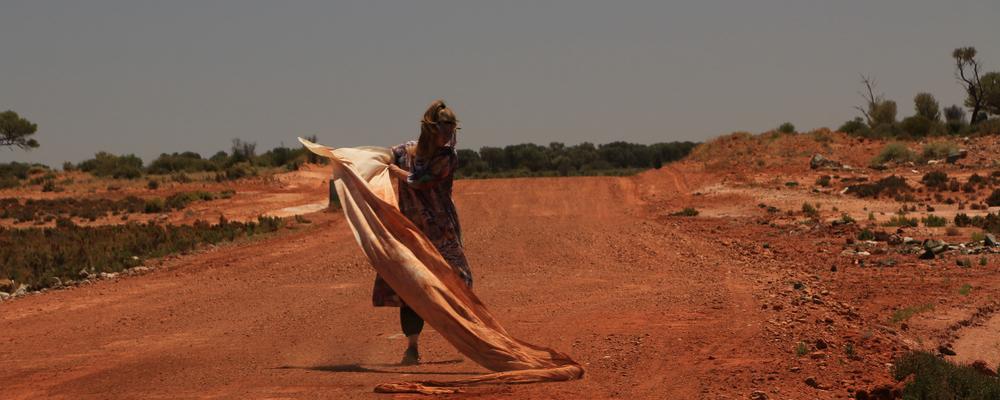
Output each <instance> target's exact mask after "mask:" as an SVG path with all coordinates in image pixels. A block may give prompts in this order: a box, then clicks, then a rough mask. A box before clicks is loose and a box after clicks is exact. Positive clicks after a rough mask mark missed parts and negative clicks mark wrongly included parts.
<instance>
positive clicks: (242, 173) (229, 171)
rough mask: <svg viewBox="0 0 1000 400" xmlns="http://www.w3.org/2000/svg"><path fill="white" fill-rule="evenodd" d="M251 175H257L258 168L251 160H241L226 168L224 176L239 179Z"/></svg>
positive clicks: (229, 178)
mask: <svg viewBox="0 0 1000 400" xmlns="http://www.w3.org/2000/svg"><path fill="white" fill-rule="evenodd" d="M250 176H257V168H254V167H253V165H250V163H249V162H241V163H237V164H233V165H231V166H229V167H228V168H226V170H225V175H224V178H225V179H228V180H237V179H241V178H246V177H250Z"/></svg>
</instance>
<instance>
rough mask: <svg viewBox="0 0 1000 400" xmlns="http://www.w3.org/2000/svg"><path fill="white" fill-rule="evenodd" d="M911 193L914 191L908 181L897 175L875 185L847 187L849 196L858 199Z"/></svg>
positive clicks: (863, 184)
mask: <svg viewBox="0 0 1000 400" xmlns="http://www.w3.org/2000/svg"><path fill="white" fill-rule="evenodd" d="M911 191H913V188H911V187H910V185H908V184H907V183H906V179H904V178H902V177H899V176H896V175H891V176H888V177H885V178H882V179H879V180H878V181H876V182H873V183H862V184H858V185H851V186H848V187H847V193H848V194H853V195H855V196H858V197H879V196H882V195H888V196H892V197H896V196H899V195H900V194H902V193H906V192H911Z"/></svg>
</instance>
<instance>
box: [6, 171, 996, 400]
mask: <svg viewBox="0 0 1000 400" xmlns="http://www.w3.org/2000/svg"><path fill="white" fill-rule="evenodd" d="M698 171H699V169H697V168H684V167H683V166H682V167H674V166H668V167H665V168H663V169H661V170H658V171H650V172H646V173H643V174H641V175H639V176H636V177H629V178H532V179H509V180H464V181H459V182H458V183H457V186H456V194H455V196H456V202H457V205H458V208H459V214H460V217H461V218H462V223H463V227H464V229H465V240H466V246H467V253H468V256H469V259H470V262H471V264H472V267H473V271H474V275H475V280H476V284H475V291H476V292H477V293H478V295H479V296H480V298H482V299H483V301H484V302H485V304H486V305H487V307H489V308H490V309H491V310H493V312H494V314H495V315H497V316H498V318H499V319H500V320H501V322H502V323H504V325H505V327H506V328H507V329H508V331H510V332H511V333H512V334H514V335H515V336H517V337H519V338H521V339H524V340H527V341H529V342H533V343H538V344H542V345H546V346H551V347H553V348H556V349H558V350H561V351H564V352H567V353H569V354H570V355H571V356H573V357H574V358H575V359H576V360H577V361H578V362H580V363H581V364H583V366H584V367H585V369H586V376H585V377H584V379H583V380H580V381H573V382H564V383H549V384H535V385H520V386H491V387H479V388H470V389H468V390H467V391H466V392H465V393H460V394H456V395H449V396H445V397H448V398H452V397H454V398H518V399H521V398H534V399H553V398H554V399H579V398H629V399H631V398H679V399H693V398H712V399H714V398H743V399H745V398H748V397H749V396H750V394H751V393H752V392H754V391H757V390H760V391H764V392H765V393H767V394H768V396H770V398H772V399H774V398H779V399H783V398H790V399H803V398H809V399H812V398H821V399H830V398H844V397H846V396H847V395H848V394H849V390H854V389H857V388H867V387H870V386H872V385H874V384H878V383H880V382H883V381H885V380H886V379H888V378H887V376H888V375H887V374H888V372H887V369H886V367H885V363H886V362H888V361H891V357H892V355H893V354H894V353H896V352H898V351H903V350H905V349H906V348H907V347H908V345H905V344H902V343H903V342H905V341H907V340H909V341H911V342H912V341H913V340H912V339H909V338H902V337H901V336H900V335H899V333H898V332H897V330H896V328H895V327H888V326H886V323H885V321H886V318H887V313H889V312H891V310H892V309H893V307H900V306H903V305H908V304H910V303H914V304H916V303H915V302H920V303H923V302H926V301H936V302H937V304H939V307H938V309H939V310H945V311H947V310H954V312H952V313H951V314H954V317H950V318H951V319H950V320H958V319H960V318H964V316H965V315H967V314H968V313H969V312H971V311H969V310H970V309H972V308H973V306H974V305H976V304H982V303H984V302H986V301H987V300H988V297H987V295H986V294H985V293H990V289H991V288H995V287H998V286H1000V284H998V280H997V279H994V275H995V274H994V273H993V272H992V271H993V268H992V267H991V268H989V269H972V270H965V269H958V268H950V269H949V268H947V267H940V268H936V269H935V271H938V270H939V271H943V272H940V274H944V275H927V274H930V273H935V272H920V273H921V274H922V275H921V276H925V275H926V276H929V277H928V278H927V280H926V282H935V281H937V280H941V281H942V282H944V283H941V284H939V285H938V286H940V288H939V289H937V291H934V290H928V287H929V286H928V285H930V283H925V279H924V278H921V279H920V280H919V281H917V280H915V279H912V278H907V279H909V280H906V281H904V280H903V279H904V278H905V277H906V276H908V274H912V273H913V272H911V271H913V270H912V269H905V270H904V269H899V271H901V272H898V273H897V272H893V271H891V270H890V271H886V272H883V271H882V269H877V270H876V269H862V268H858V267H856V266H854V264H851V260H850V259H847V258H844V257H842V256H839V255H838V253H839V250H829V249H827V247H831V246H837V245H834V244H833V243H835V242H836V243H840V242H842V239H837V238H831V237H825V236H817V237H815V238H814V237H810V236H804V234H802V233H799V230H798V225H791V228H788V229H790V230H788V229H786V228H782V227H780V226H774V225H768V224H766V223H765V224H761V223H759V221H757V220H755V218H756V217H754V215H759V214H760V213H763V211H756V209H757V208H758V207H757V205H756V203H757V201H759V199H761V198H762V196H763V195H760V194H759V193H758V194H754V193H752V192H740V193H736V192H725V193H723V192H719V194H714V195H713V194H711V193H710V192H712V191H711V190H709V191H708V192H706V193H708V194H699V191H705V188H710V187H712V186H713V185H716V186H717V185H718V182H719V178H718V177H709V176H707V175H704V174H703V173H700V172H698ZM303 187H304V188H305V190H307V192H308V193H306V195H307V196H311V197H310V198H313V197H315V196H316V195H317V194H319V193H324V189H323V187H322V186H316V185H303ZM769 193H770V192H769ZM780 193H784V192H780ZM796 201H798V200H796ZM845 201H846V200H845ZM689 205H697V207H698V208H699V210H703V214H705V215H708V216H707V217H705V216H702V217H698V218H682V217H667V216H665V214H666V213H668V212H671V211H676V210H678V209H680V208H682V207H685V206H689ZM842 206H843V207H854V206H852V205H851V204H848V203H845V204H842ZM730 209H738V210H737V211H738V212H732V213H730V212H729V210H730ZM720 210H721V211H720ZM754 213H758V214H754ZM727 215H729V216H727ZM731 215H735V216H731ZM309 218H310V219H311V220H312V221H313V223H312V224H309V225H298V226H297V228H296V229H294V230H291V231H284V232H282V233H280V234H278V235H275V236H271V237H266V238H258V239H256V240H253V241H249V242H241V243H238V244H232V245H226V246H221V247H217V248H213V249H209V250H205V251H201V252H198V253H196V254H191V255H186V256H180V257H172V258H170V259H168V260H164V261H163V265H162V266H161V267H160V268H158V269H156V270H154V271H153V272H151V273H149V274H146V275H143V276H138V277H127V278H121V279H118V280H115V281H98V282H96V283H93V284H89V285H85V286H80V287H75V288H71V289H68V290H56V291H49V292H47V293H44V294H41V295H33V296H27V297H23V298H18V299H14V300H11V301H5V302H3V303H0V364H2V365H3V367H2V368H0V393H2V397H3V398H4V399H29V398H66V399H68V398H72V399H77V398H385V397H389V396H388V395H379V394H375V393H373V392H372V388H373V387H374V386H375V385H376V384H378V383H383V382H391V381H402V380H420V379H444V380H447V379H449V378H452V379H453V378H456V377H464V376H469V375H475V374H481V373H485V372H487V371H486V370H485V369H483V368H481V367H479V366H477V365H475V364H474V363H472V362H470V361H468V360H465V359H464V358H463V357H462V356H461V355H460V354H458V353H457V352H456V351H455V350H453V349H452V348H451V347H450V346H449V345H448V344H447V343H446V342H445V341H444V340H443V339H442V338H441V337H440V336H438V335H437V334H436V333H435V332H434V331H433V330H432V329H428V330H427V331H426V333H425V335H424V338H423V339H422V353H423V356H424V361H425V362H426V363H425V364H423V365H420V366H413V367H402V366H398V365H396V363H397V362H398V361H399V359H400V356H401V353H402V350H403V348H404V346H405V338H403V337H402V335H401V334H400V333H399V327H398V320H397V318H398V316H397V312H396V309H391V308H384V309H375V308H372V307H371V306H370V289H371V283H372V279H373V276H374V272H373V271H372V269H371V268H370V267H369V266H368V264H367V261H366V260H365V259H364V258H363V256H362V254H361V252H360V250H359V249H358V248H357V245H356V244H355V242H354V239H353V237H352V236H351V234H350V231H349V229H348V227H347V226H346V224H345V222H344V220H343V216H342V215H340V214H331V213H318V214H311V215H309ZM782 229H786V230H782ZM833 248H836V247H833ZM831 264H833V265H840V271H841V272H831V268H830V265H831ZM991 265H992V264H991ZM848 268H850V269H849V270H848ZM910 268H917V267H910ZM844 271H850V272H844ZM919 271H924V270H922V269H921V270H919ZM890 276H892V278H890ZM953 278H954V279H953ZM973 278H975V279H976V280H975V282H978V283H977V286H976V289H975V290H976V291H975V292H973V295H972V296H971V297H955V296H950V297H949V296H945V293H948V291H950V290H951V288H950V286H948V285H953V283H949V282H964V281H965V280H968V279H973ZM886 279H893V280H895V281H898V282H903V283H899V284H897V285H896V286H894V287H893V288H890V287H889V286H887V285H886V286H883V282H885V280H886ZM791 282H804V283H805V285H806V288H805V289H799V288H797V289H794V290H793V288H792V285H791ZM904 283H905V284H904ZM796 285H799V284H796ZM980 288H981V289H980ZM827 289H829V290H827ZM979 293H983V294H979ZM820 294H822V300H819V299H820V297H819V296H820ZM803 296H805V297H803ZM803 299H805V300H806V301H803ZM810 299H811V300H810ZM949 302H950V303H949ZM951 304H954V307H952V305H951ZM921 321H922V320H921V319H920V318H919V317H918V318H915V320H914V321H912V322H913V323H912V324H911V326H912V327H911V328H910V329H911V331H917V332H926V334H923V333H921V335H922V336H923V337H925V338H926V337H932V336H933V335H936V334H938V333H939V332H941V329H943V326H945V325H947V323H946V322H944V321H945V320H935V321H937V322H935V324H936V325H934V326H937V325H941V326H942V328H935V327H933V326H932V325H930V324H927V323H923V322H921ZM925 327H926V328H925ZM817 339H824V340H825V341H826V342H827V343H829V345H830V346H831V347H830V348H829V349H826V350H825V351H816V350H815V349H814V345H813V344H814V343H815V342H816V341H817ZM803 342H805V343H806V344H808V346H809V352H810V353H809V354H808V355H805V354H798V355H797V354H796V351H795V349H796V344H797V343H798V344H802V343H803ZM855 344H856V346H857V349H856V350H854V347H851V350H850V352H848V351H847V350H846V349H847V347H846V346H848V345H851V346H854V345H855ZM927 345H928V346H934V345H935V344H934V343H933V342H928V344H927ZM855 352H856V354H854V353H855ZM848 354H850V355H851V357H847V355H848ZM808 377H815V379H814V380H813V381H814V382H817V384H816V385H810V384H806V383H803V382H804V380H808V379H806V378H808ZM400 397H404V398H407V397H412V396H408V395H403V396H400Z"/></svg>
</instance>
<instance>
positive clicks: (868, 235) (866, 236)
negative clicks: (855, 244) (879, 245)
mask: <svg viewBox="0 0 1000 400" xmlns="http://www.w3.org/2000/svg"><path fill="white" fill-rule="evenodd" d="M858 240H875V232H872V231H871V230H870V229H868V228H865V229H862V230H861V232H858Z"/></svg>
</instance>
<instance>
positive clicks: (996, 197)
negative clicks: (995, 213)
mask: <svg viewBox="0 0 1000 400" xmlns="http://www.w3.org/2000/svg"><path fill="white" fill-rule="evenodd" d="M986 204H987V205H988V206H990V207H997V206H1000V189H994V190H993V193H990V196H989V197H987V198H986Z"/></svg>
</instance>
